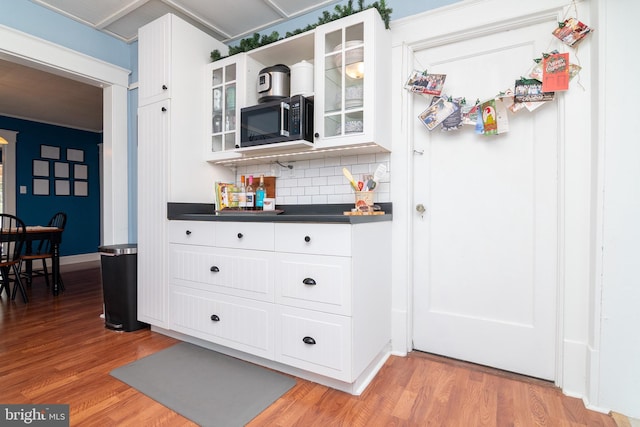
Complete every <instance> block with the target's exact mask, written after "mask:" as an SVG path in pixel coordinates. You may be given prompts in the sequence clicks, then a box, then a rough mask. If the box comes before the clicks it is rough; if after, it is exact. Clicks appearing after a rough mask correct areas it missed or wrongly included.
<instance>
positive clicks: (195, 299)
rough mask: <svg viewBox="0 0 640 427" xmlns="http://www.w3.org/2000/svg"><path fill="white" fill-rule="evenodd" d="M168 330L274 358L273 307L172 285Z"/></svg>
mask: <svg viewBox="0 0 640 427" xmlns="http://www.w3.org/2000/svg"><path fill="white" fill-rule="evenodd" d="M169 313H170V316H169V318H170V322H171V329H173V330H176V331H178V332H182V333H185V334H188V335H192V336H195V337H198V338H202V339H205V340H207V341H211V342H214V343H217V344H221V345H225V346H227V347H231V348H235V349H238V350H241V351H245V352H247V353H251V354H255V355H258V356H261V357H264V358H268V359H273V358H274V345H273V343H274V340H273V335H274V332H273V331H274V323H273V319H274V314H273V304H270V303H264V302H259V301H252V300H246V299H241V298H235V297H232V296H228V295H220V294H214V293H209V292H205V291H199V290H196V289H189V288H183V287H180V286H172V287H171V294H170V298H169Z"/></svg>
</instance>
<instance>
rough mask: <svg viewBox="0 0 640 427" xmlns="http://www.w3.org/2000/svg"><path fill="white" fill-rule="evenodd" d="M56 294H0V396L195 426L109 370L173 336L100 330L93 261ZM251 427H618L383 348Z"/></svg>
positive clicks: (549, 394)
mask: <svg viewBox="0 0 640 427" xmlns="http://www.w3.org/2000/svg"><path fill="white" fill-rule="evenodd" d="M64 280H65V287H66V291H65V292H64V293H62V294H61V295H60V296H58V297H53V296H52V295H51V294H50V293H49V292H48V290H47V289H46V288H45V286H44V282H43V281H41V280H38V279H36V280H35V281H34V283H33V285H32V286H31V287H30V288H29V289H28V294H29V298H30V302H29V303H28V304H24V303H22V302H21V300H20V299H17V300H16V301H11V300H7V298H6V295H3V297H2V298H0V356H1V357H2V359H1V360H2V363H0V377H2V383H1V387H0V402H2V403H33V404H36V403H66V404H69V405H70V413H71V425H73V426H82V427H85V426H100V427H105V426H117V427H122V426H135V427H139V426H145V427H146V426H170V427H175V426H180V427H182V426H185V427H186V426H195V424H194V423H192V422H190V421H189V420H188V419H186V418H184V417H182V416H181V415H179V414H177V413H175V412H173V411H172V410H170V409H168V408H166V407H164V406H163V405H161V404H159V403H157V402H155V401H153V400H152V399H150V398H148V397H147V396H145V395H143V394H141V393H139V392H138V391H137V390H135V389H133V388H131V387H129V386H128V385H126V384H124V383H122V382H120V381H118V380H117V379H115V378H113V377H111V376H110V375H109V372H111V371H112V370H113V369H115V368H117V367H120V366H122V365H125V364H127V363H130V362H132V361H134V360H137V359H140V358H142V357H145V356H148V355H150V354H153V353H156V352H158V351H160V350H162V349H165V348H167V347H170V346H171V345H173V344H175V343H176V342H177V341H176V340H175V339H173V338H169V337H166V336H164V335H160V334H157V333H154V332H151V331H150V330H148V329H145V330H140V331H135V332H126V333H123V332H114V331H110V330H108V329H105V328H104V321H103V319H101V318H100V314H101V312H102V288H101V280H100V269H99V268H95V267H93V268H88V269H84V270H76V271H68V272H64ZM248 426H249V427H262V426H269V427H292V426H304V427H308V426H322V427H326V426H348V427H359V426H363V427H365V426H366V427H371V426H373V427H377V426H385V427H392V426H398V427H404V426H407V427H414V426H442V427H457V426H461V427H476V426H498V427H530V426H553V427H556V426H566V427H580V426H589V427H615V423H614V421H613V419H612V418H611V417H610V416H608V415H605V414H600V413H596V412H593V411H589V410H587V409H586V408H585V407H584V404H583V403H582V401H581V400H580V399H575V398H570V397H567V396H564V395H563V394H562V392H561V391H560V390H559V389H557V388H556V387H554V386H553V385H552V384H549V383H548V382H545V381H540V380H536V379H532V378H527V377H522V376H518V375H515V374H511V373H505V372H502V371H497V370H494V369H490V368H485V367H481V366H477V365H473V364H468V363H464V362H460V361H455V360H451V359H446V358H443V357H440V356H434V355H429V354H425V353H420V352H412V353H410V354H409V355H408V356H407V357H398V356H391V357H390V358H389V360H388V361H387V362H386V363H385V365H384V366H383V367H382V369H381V371H380V373H379V374H378V375H377V376H376V378H375V379H374V380H373V382H372V383H371V384H370V385H369V387H368V388H367V389H366V390H365V391H364V393H363V394H362V395H361V396H351V395H349V394H346V393H343V392H340V391H337V390H333V389H330V388H328V387H325V386H322V385H319V384H315V383H312V382H309V381H305V380H302V379H296V385H295V386H294V387H293V388H292V389H291V390H289V391H288V392H287V393H285V394H284V395H283V396H282V397H281V398H280V399H278V400H277V401H276V402H274V404H273V405H271V406H270V407H269V408H267V409H266V410H265V411H263V412H262V413H261V414H259V415H258V416H257V417H256V418H255V419H253V420H252V421H251V422H250V423H249V424H248Z"/></svg>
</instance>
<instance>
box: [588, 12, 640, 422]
mask: <svg viewBox="0 0 640 427" xmlns="http://www.w3.org/2000/svg"><path fill="white" fill-rule="evenodd" d="M594 9H595V10H596V13H597V15H596V16H598V23H597V24H598V27H597V28H598V36H599V37H598V39H599V44H598V49H599V61H598V67H599V78H600V80H599V90H600V92H599V98H598V102H597V110H596V114H595V115H594V119H595V123H597V126H598V128H597V132H598V143H599V147H600V151H599V154H600V159H599V160H600V163H599V164H600V166H601V169H600V177H599V178H600V181H599V189H600V190H602V193H601V199H600V203H599V205H598V212H597V214H598V220H599V223H598V226H599V229H598V232H599V233H601V234H599V235H598V236H597V242H598V245H597V247H598V249H600V248H601V251H600V250H598V252H597V254H596V256H601V259H596V261H597V262H598V263H597V265H598V268H597V270H596V278H595V280H596V282H595V286H594V290H597V291H601V296H602V300H601V302H602V305H601V306H600V307H595V310H594V311H596V312H600V313H601V316H600V318H596V319H595V322H594V340H593V342H594V344H595V348H596V349H597V348H598V342H599V363H598V358H597V357H596V358H594V366H593V373H594V376H597V378H593V379H592V380H593V381H592V384H593V386H592V393H593V394H592V396H590V397H591V399H592V401H593V402H594V403H595V404H596V405H598V406H601V407H605V408H611V409H613V410H615V411H617V412H621V413H624V414H626V415H629V416H632V417H634V418H640V332H639V328H640V143H639V142H640V141H639V139H638V137H637V135H635V134H636V128H635V125H636V124H637V118H636V111H635V110H636V108H635V105H634V104H636V103H637V99H638V93H639V91H638V85H637V84H636V83H634V81H635V80H636V74H637V71H638V69H639V68H638V67H640V59H639V58H638V55H636V54H635V53H634V52H633V51H634V49H633V42H632V41H631V40H630V36H631V34H632V32H633V31H632V30H631V29H632V28H634V27H635V21H636V20H637V17H638V16H639V15H640V3H638V2H636V1H633V0H624V1H615V2H612V1H604V0H601V1H599V2H597V4H596V5H594ZM623 64H624V65H623ZM596 300H597V296H596Z"/></svg>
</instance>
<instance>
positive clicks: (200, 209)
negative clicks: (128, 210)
mask: <svg viewBox="0 0 640 427" xmlns="http://www.w3.org/2000/svg"><path fill="white" fill-rule="evenodd" d="M377 205H378V206H380V208H381V210H382V211H384V212H385V214H384V215H344V214H343V212H346V211H350V210H351V208H353V205H352V204H327V205H277V206H276V209H277V210H283V211H284V212H283V213H281V214H278V215H275V214H271V213H266V212H263V213H253V214H252V213H238V214H235V213H229V214H227V213H225V214H216V213H215V205H213V204H210V203H168V204H167V218H168V219H170V220H177V221H235V222H323V223H341V224H363V223H368V222H380V221H391V220H392V219H393V212H392V204H391V203H378V204H377Z"/></svg>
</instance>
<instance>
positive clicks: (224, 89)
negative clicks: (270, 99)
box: [205, 53, 262, 161]
mask: <svg viewBox="0 0 640 427" xmlns="http://www.w3.org/2000/svg"><path fill="white" fill-rule="evenodd" d="M261 68H262V64H260V63H258V62H256V61H254V60H252V59H251V58H249V57H248V56H247V55H246V54H245V53H239V54H236V55H233V56H230V57H227V58H223V59H220V60H218V61H216V62H213V63H211V64H209V66H208V67H207V71H206V79H207V85H208V87H209V91H210V99H209V102H208V114H207V120H206V123H207V139H206V145H205V159H206V160H212V161H215V160H222V159H228V158H234V157H239V156H240V155H239V154H238V153H237V152H236V147H237V146H239V144H240V132H239V129H240V109H241V108H244V107H247V106H250V105H255V104H256V103H257V94H256V91H255V81H256V79H257V76H258V71H259V70H260V69H261Z"/></svg>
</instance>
